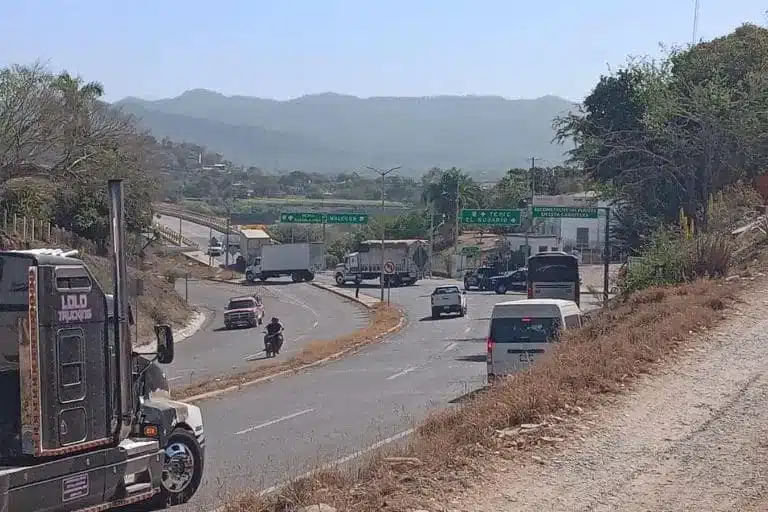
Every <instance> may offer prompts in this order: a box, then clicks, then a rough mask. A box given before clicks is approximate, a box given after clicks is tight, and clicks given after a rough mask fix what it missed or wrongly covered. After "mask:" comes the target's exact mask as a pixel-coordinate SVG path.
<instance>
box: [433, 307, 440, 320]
mask: <svg viewBox="0 0 768 512" xmlns="http://www.w3.org/2000/svg"><path fill="white" fill-rule="evenodd" d="M438 318H440V310H439V309H437V308H432V320H437V319H438Z"/></svg>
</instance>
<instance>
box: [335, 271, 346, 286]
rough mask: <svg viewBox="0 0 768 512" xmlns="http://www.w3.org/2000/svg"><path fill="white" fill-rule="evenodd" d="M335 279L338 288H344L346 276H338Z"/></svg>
mask: <svg viewBox="0 0 768 512" xmlns="http://www.w3.org/2000/svg"><path fill="white" fill-rule="evenodd" d="M333 278H334V279H335V280H336V284H337V285H338V286H344V274H336V275H335V276H333Z"/></svg>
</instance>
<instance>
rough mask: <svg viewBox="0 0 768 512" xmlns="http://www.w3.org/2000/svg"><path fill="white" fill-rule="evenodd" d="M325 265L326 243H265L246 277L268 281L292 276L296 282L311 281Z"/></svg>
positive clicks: (252, 279)
mask: <svg viewBox="0 0 768 512" xmlns="http://www.w3.org/2000/svg"><path fill="white" fill-rule="evenodd" d="M324 267H325V244H323V243H319V242H313V243H298V244H278V245H264V246H262V247H261V254H260V255H258V256H256V257H255V258H254V259H253V263H251V264H250V265H249V266H248V268H247V269H246V270H245V278H246V279H247V280H248V281H250V282H253V281H255V280H256V279H260V280H262V281H266V280H267V279H269V278H270V277H280V276H291V279H292V280H293V282H294V283H298V282H301V281H311V280H313V279H314V278H315V272H317V271H319V270H322V269H323V268H324Z"/></svg>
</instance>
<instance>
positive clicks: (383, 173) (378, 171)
mask: <svg viewBox="0 0 768 512" xmlns="http://www.w3.org/2000/svg"><path fill="white" fill-rule="evenodd" d="M366 167H367V168H368V169H370V170H371V171H373V172H375V173H376V174H378V175H379V176H380V177H381V268H380V269H379V279H380V280H381V302H384V237H385V235H386V226H385V225H384V178H386V176H387V174H389V173H391V172H394V171H396V170H398V169H400V168H401V167H402V165H398V166H397V167H392V168H390V169H387V170H381V169H377V168H376V167H370V166H366Z"/></svg>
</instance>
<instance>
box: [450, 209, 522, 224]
mask: <svg viewBox="0 0 768 512" xmlns="http://www.w3.org/2000/svg"><path fill="white" fill-rule="evenodd" d="M460 219H461V222H462V224H483V225H494V226H519V225H520V210H467V209H464V210H461V217H460Z"/></svg>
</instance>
